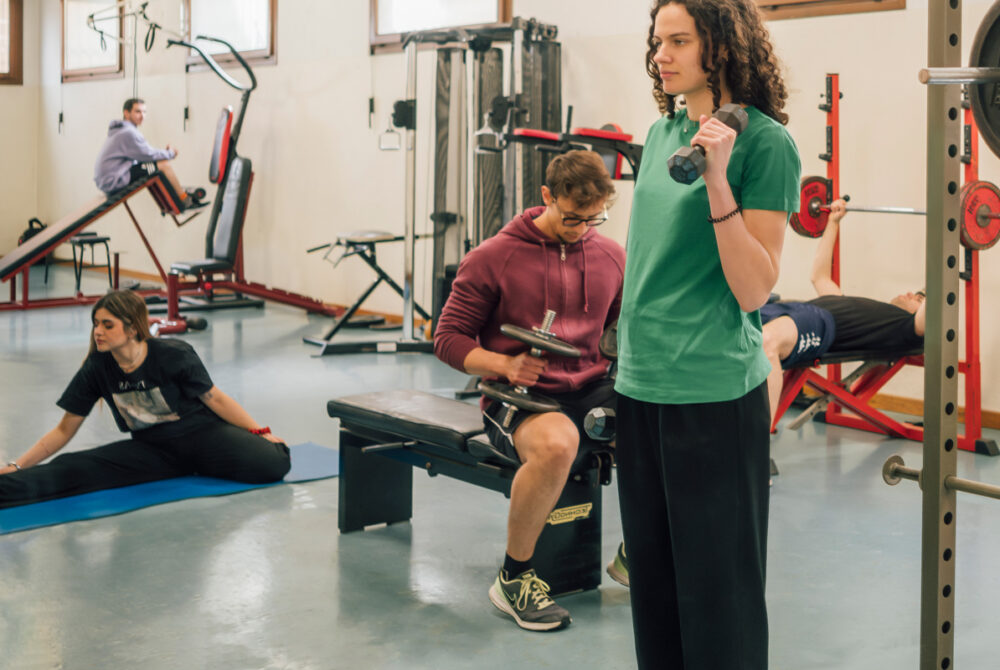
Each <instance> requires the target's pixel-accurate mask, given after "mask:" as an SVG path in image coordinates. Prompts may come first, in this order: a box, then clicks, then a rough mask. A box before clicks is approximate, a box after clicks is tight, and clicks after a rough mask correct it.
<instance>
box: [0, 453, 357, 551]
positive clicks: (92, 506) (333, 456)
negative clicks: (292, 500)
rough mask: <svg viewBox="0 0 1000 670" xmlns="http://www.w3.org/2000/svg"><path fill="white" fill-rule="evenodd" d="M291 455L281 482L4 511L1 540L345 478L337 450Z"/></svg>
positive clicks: (218, 483)
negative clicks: (192, 501)
mask: <svg viewBox="0 0 1000 670" xmlns="http://www.w3.org/2000/svg"><path fill="white" fill-rule="evenodd" d="M289 450H290V451H291V456H292V469H291V470H289V471H288V474H287V475H285V478H284V479H282V480H281V481H280V482H273V483H271V484H241V483H240V482H232V481H228V480H226V479H216V478H214V477H177V478H174V479H164V480H161V481H158V482H148V483H146V484H136V485H135V486H123V487H121V488H117V489H108V490H105V491H94V492H92V493H84V494H82V495H78V496H70V497H68V498H59V499H58V500H47V501H45V502H40V503H33V504H31V505H22V506H20V507H11V508H8V509H0V535H4V534H6V533H16V532H18V531H22V530H31V529H33V528H42V527H44V526H54V525H56V524H60V523H67V522H70V521H81V520H84V519H99V518H101V517H103V516H113V515H115V514H124V513H125V512H131V511H132V510H137V509H142V508H143V507H152V506H153V505H161V504H163V503H168V502H173V501H175V500H184V499H186V498H204V497H207V496H224V495H229V494H230V493H240V492H242V491H249V490H251V489H259V488H265V487H268V486H278V485H280V484H295V483H298V482H309V481H313V480H316V479H326V478H328V477H336V476H337V475H338V474H340V457H339V455H338V454H337V451H336V450H335V449H330V448H329V447H321V446H320V445H318V444H313V443H312V442H306V443H305V444H297V445H295V446H293V447H289Z"/></svg>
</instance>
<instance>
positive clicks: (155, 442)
mask: <svg viewBox="0 0 1000 670" xmlns="http://www.w3.org/2000/svg"><path fill="white" fill-rule="evenodd" d="M91 319H92V321H93V331H92V335H91V338H90V353H89V354H88V355H87V358H86V359H85V360H84V362H83V365H82V366H81V367H80V369H79V370H78V371H77V373H76V375H75V376H74V377H73V380H72V381H71V382H70V384H69V386H68V387H67V388H66V390H65V391H64V392H63V394H62V397H61V398H59V401H58V402H57V403H56V404H57V405H58V406H59V407H61V408H62V409H63V410H64V411H65V414H64V415H63V417H62V419H61V420H60V421H59V425H57V426H56V427H55V428H53V429H52V430H50V431H49V432H48V433H46V434H45V435H44V436H42V438H41V439H40V440H38V442H36V443H35V444H34V446H32V447H31V448H30V449H28V451H27V452H25V454H24V455H23V456H21V457H20V458H18V459H16V460H12V461H8V462H7V464H6V466H4V467H2V468H0V508H4V507H15V506H18V505H24V504H27V503H33V502H41V501H43V500H51V499H54V498H63V497H66V496H71V495H77V494H80V493H88V492H90V491H98V490H101V489H112V488H118V487H121V486H129V485H131V484H141V483H143V482H151V481H155V480H159V479H168V478H171V477H180V476H184V475H193V474H200V475H205V476H208V477H219V478H221V479H231V480H234V481H238V482H246V483H252V484H262V483H267V482H274V481H278V480H279V479H281V478H282V477H284V476H285V474H286V473H287V472H288V470H289V468H290V467H291V460H290V459H289V453H288V447H287V446H285V443H284V442H283V441H282V440H280V439H279V438H277V437H275V436H274V435H272V434H271V431H270V429H269V428H267V427H261V426H260V425H259V424H258V423H257V422H256V421H254V420H253V418H251V416H250V415H249V414H247V412H246V410H244V409H243V408H242V407H241V406H240V405H239V403H237V402H236V401H235V400H233V399H232V398H231V397H229V396H228V395H226V394H225V393H223V392H222V391H220V390H219V389H218V388H216V387H215V385H214V384H213V383H212V379H211V378H210V377H209V375H208V372H207V371H206V370H205V366H204V365H203V364H202V362H201V359H200V358H198V354H196V353H195V351H194V349H193V348H192V347H191V345H190V344H188V343H187V342H184V341H182V340H168V339H157V338H154V337H152V336H151V335H150V332H149V315H148V313H147V311H146V303H145V302H144V301H143V299H142V297H141V296H139V295H137V294H135V293H133V292H131V291H109V292H108V293H107V294H106V295H104V296H103V297H101V299H100V300H98V301H97V302H96V303H95V304H94V307H93V310H92V311H91ZM102 399H103V400H104V401H105V402H106V403H107V405H108V408H109V409H110V410H111V413H112V415H113V416H114V418H115V422H116V423H117V424H118V427H119V428H120V429H121V430H122V431H123V432H128V431H131V433H132V435H131V439H127V440H122V441H119V442H114V443H111V444H107V445H104V446H102V447H97V448H95V449H89V450H86V451H76V452H72V453H68V454H64V455H62V456H59V457H58V458H55V459H53V460H52V462H51V463H47V464H43V465H38V464H39V463H41V462H42V461H44V460H45V459H46V458H48V457H49V456H52V455H53V454H55V453H56V452H57V451H59V450H60V449H62V448H63V447H64V446H65V445H66V444H67V443H68V442H69V441H70V440H71V439H72V438H73V436H74V435H76V432H77V431H78V430H79V428H80V425H81V424H83V421H84V419H85V418H86V416H87V415H88V414H89V413H90V410H91V409H92V408H93V406H94V403H96V402H97V401H98V400H102Z"/></svg>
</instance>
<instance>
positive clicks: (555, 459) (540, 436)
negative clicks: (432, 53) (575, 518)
mask: <svg viewBox="0 0 1000 670" xmlns="http://www.w3.org/2000/svg"><path fill="white" fill-rule="evenodd" d="M579 444H580V435H579V433H578V432H577V429H576V426H575V425H574V424H573V422H572V421H571V420H570V419H569V417H567V416H566V415H565V414H561V413H559V412H547V413H545V414H536V415H535V416H532V417H530V418H528V419H526V420H525V421H524V422H523V423H522V424H521V425H520V426H518V428H517V430H516V431H514V445H515V446H516V448H517V453H518V455H519V456H520V458H521V461H522V462H523V465H521V467H520V468H518V470H517V474H516V475H515V476H514V481H513V483H512V484H511V488H510V512H509V513H508V516H507V553H508V554H509V555H510V557H511V558H513V559H514V560H517V561H527V560H528V559H530V558H531V556H532V555H533V554H534V553H535V543H536V542H538V536H539V535H541V534H542V529H543V528H544V527H545V519H546V518H547V517H548V515H549V512H551V511H552V510H553V508H554V507H555V506H556V503H557V502H558V501H559V496H560V495H561V494H562V490H563V486H565V484H566V480H567V478H568V477H569V469H570V467H571V466H572V465H573V459H575V458H576V451H577V447H578V446H579Z"/></svg>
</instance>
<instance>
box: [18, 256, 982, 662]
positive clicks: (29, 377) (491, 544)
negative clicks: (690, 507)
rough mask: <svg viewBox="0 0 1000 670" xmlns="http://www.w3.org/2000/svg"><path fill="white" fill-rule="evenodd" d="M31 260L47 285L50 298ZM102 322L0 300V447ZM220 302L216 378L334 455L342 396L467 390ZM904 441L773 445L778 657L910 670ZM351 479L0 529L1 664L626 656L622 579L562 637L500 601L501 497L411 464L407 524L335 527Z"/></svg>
mask: <svg viewBox="0 0 1000 670" xmlns="http://www.w3.org/2000/svg"><path fill="white" fill-rule="evenodd" d="M35 272H36V274H34V275H33V284H32V293H33V296H35V297H44V296H45V294H46V293H45V291H46V289H45V287H44V286H43V285H42V282H41V270H40V269H36V270H35ZM52 274H53V276H52V278H51V280H50V285H49V289H48V290H50V291H51V295H56V296H63V295H68V294H69V293H71V291H72V285H73V276H72V270H71V269H70V268H68V267H54V268H52ZM36 285H37V286H36ZM2 290H4V291H5V292H6V291H7V285H3V287H2ZM84 290H85V291H87V292H91V293H93V292H100V291H101V290H103V283H102V277H101V275H100V274H97V273H87V276H86V277H85V285H84ZM89 314H90V308H89V307H69V308H58V309H42V310H31V311H27V312H0V342H2V346H0V378H2V380H3V389H4V390H3V395H2V403H3V405H2V406H3V410H2V411H0V435H2V436H3V437H2V441H0V460H4V461H6V460H7V459H9V458H11V457H16V456H18V455H20V454H21V453H22V452H23V450H24V449H26V448H27V447H28V446H30V445H31V444H32V443H33V442H34V441H35V440H36V439H37V438H38V437H39V436H41V435H42V434H43V433H44V432H45V431H46V430H48V429H49V428H50V427H52V426H53V425H54V424H55V423H56V421H57V420H58V418H59V416H60V415H61V411H60V410H59V409H58V408H56V406H55V401H56V399H57V398H58V397H59V395H60V393H61V392H62V389H63V388H64V387H65V385H66V383H67V382H68V381H69V379H70V377H71V375H72V374H73V372H74V371H75V369H76V367H77V366H78V365H79V363H80V362H81V360H82V359H83V357H84V354H85V352H86V349H87V337H88V330H89ZM205 316H207V318H208V319H209V322H210V325H209V329H208V330H206V331H204V332H200V333H192V334H190V335H186V336H184V337H185V338H186V339H187V340H188V341H189V342H191V343H192V344H193V345H194V346H195V348H196V349H197V350H198V352H199V353H200V354H201V356H202V358H203V359H204V360H205V362H206V364H207V366H208V369H209V372H210V373H211V374H212V376H213V378H214V380H215V382H216V384H217V385H218V386H219V387H220V388H221V389H223V390H224V391H226V392H227V393H229V394H231V395H233V396H234V397H235V398H237V399H238V400H239V401H240V402H241V403H242V404H243V405H244V406H245V407H246V408H247V409H248V410H249V411H250V413H251V414H252V415H253V416H254V417H256V418H257V419H258V420H259V421H260V422H261V423H266V424H269V425H270V426H271V427H272V428H273V430H274V432H275V433H276V434H278V435H280V436H281V437H284V438H285V439H286V440H287V441H288V442H289V443H290V444H296V443H300V442H307V441H311V442H316V443H318V444H322V445H326V446H329V447H336V446H337V430H336V428H337V427H336V425H335V423H334V421H332V420H331V419H329V418H328V417H327V415H326V401H327V400H328V399H330V398H334V397H337V396H340V395H348V394H354V393H361V392H365V391H376V390H381V389H391V388H416V389H422V390H429V391H432V392H436V393H441V394H444V395H449V394H451V393H452V392H453V391H454V390H455V389H457V388H460V387H462V386H464V384H465V382H466V377H465V376H464V375H462V374H459V373H458V372H455V371H454V370H451V369H450V368H448V367H447V366H445V365H444V364H443V363H440V362H438V361H437V360H435V359H434V357H433V356H431V355H429V354H407V355H391V354H366V355H350V356H328V357H325V358H312V354H314V353H315V351H316V349H315V348H314V347H310V346H308V345H305V344H303V343H302V337H303V336H307V335H308V336H315V335H318V334H322V333H323V332H324V331H325V330H326V329H327V328H328V327H329V323H330V320H329V319H326V318H320V317H310V316H307V315H305V314H304V313H302V312H301V311H299V310H295V309H292V308H288V307H284V306H280V305H274V304H268V305H267V306H266V307H265V308H264V309H262V310H257V309H250V310H231V311H220V312H214V313H208V314H206V315H205ZM381 336H383V337H393V336H394V335H390V334H385V333H383V334H382V335H381ZM343 337H345V338H353V337H357V338H362V337H363V338H367V337H370V335H369V334H368V333H366V332H363V333H359V332H357V331H354V332H348V333H346V334H344V336H343ZM118 435H119V433H117V430H116V429H115V427H114V424H113V421H112V420H111V418H110V415H109V414H108V413H107V411H106V410H104V411H103V412H102V411H97V410H95V412H94V413H93V414H92V416H91V417H90V418H89V419H88V420H87V422H86V423H85V424H84V426H83V428H82V429H81V431H80V433H79V434H78V436H77V437H76V439H75V440H74V442H73V443H71V444H70V446H69V447H67V449H81V448H87V447H91V446H96V445H97V444H100V443H104V442H107V441H111V440H113V439H119V438H118ZM895 453H899V454H901V455H902V456H903V457H904V458H905V459H906V462H907V465H911V466H915V467H919V465H920V461H921V454H920V445H919V444H916V443H911V442H904V441H901V440H890V439H884V438H882V437H880V436H877V435H874V434H869V433H864V432H859V431H854V430H850V429H846V428H839V427H828V426H825V425H823V424H818V423H808V424H807V425H806V426H805V427H803V428H802V429H800V430H798V431H788V430H785V429H781V430H779V433H778V434H777V435H776V436H775V438H774V441H773V451H772V454H773V456H774V458H775V460H776V461H777V463H778V466H779V468H780V470H781V474H780V476H778V477H775V478H774V488H773V489H772V496H771V520H770V537H769V547H768V548H769V559H768V605H769V613H770V626H771V641H770V645H771V668H773V669H775V670H779V669H780V670H809V669H814V668H815V669H818V668H831V669H834V668H836V669H847V668H849V669H850V670H897V669H898V670H904V669H905V670H913V669H914V668H916V667H917V666H918V649H919V607H920V606H919V584H920V493H919V490H918V488H917V486H916V485H915V484H913V483H912V482H903V483H901V484H900V485H899V486H897V487H889V486H887V485H885V484H884V483H883V482H882V479H881V474H880V472H881V466H882V463H883V462H884V461H885V459H886V458H887V457H888V456H890V455H891V454H895ZM959 474H960V475H961V476H964V477H969V478H972V479H978V480H983V481H987V482H992V483H1000V459H989V458H987V457H985V456H975V455H972V454H969V453H966V452H961V453H960V455H959ZM337 485H338V482H337V479H328V480H324V481H317V482H313V483H307V484H296V485H290V486H278V487H274V488H268V489H262V490H257V491H250V492H247V493H242V494H238V495H231V496H225V497H221V498H205V499H195V500H185V501H181V502H175V503H170V504H167V505H161V506H158V507H152V508H148V509H143V510H139V511H135V512H131V513H128V514H124V515H121V516H116V517H110V518H104V519H98V520H93V521H83V522H77V523H71V524H66V525H62V526H56V527H51V528H44V529H40V530H33V531H27V532H21V533H15V534H12V535H4V536H0V668H2V669H3V670H29V669H30V670H36V669H49V668H61V669H65V670H119V669H121V670H132V669H134V668H143V669H144V670H159V669H164V670H166V669H170V670H178V669H184V670H194V669H201V668H204V669H211V670H257V669H265V668H266V669H272V668H273V669H278V668H281V669H288V670H312V669H317V670H319V669H323V670H326V669H340V668H345V669H347V668H364V669H366V670H367V669H379V668H435V669H445V668H560V669H562V668H573V669H574V670H582V669H584V668H600V669H602V670H612V669H614V668H630V667H634V656H633V650H632V625H631V618H630V611H629V593H628V590H627V589H625V588H623V587H621V586H619V585H618V584H616V583H614V582H612V581H611V580H610V578H608V577H606V576H605V579H604V582H603V583H602V585H601V587H600V588H599V589H598V590H595V591H591V592H588V593H580V594H576V595H572V596H568V597H565V598H562V599H561V601H560V602H561V604H563V605H564V606H565V607H567V608H568V609H569V610H570V612H571V613H572V615H573V625H572V626H571V627H570V628H569V629H567V630H565V631H561V632H556V633H548V634H539V633H529V632H525V631H522V630H520V629H519V628H517V627H516V626H515V625H514V624H513V623H512V622H511V621H509V620H507V619H506V618H504V617H503V616H501V615H500V614H499V613H498V612H497V611H496V610H495V609H494V607H493V606H492V605H491V604H490V602H489V600H488V598H487V595H486V592H487V589H488V588H489V586H490V584H491V582H492V580H493V577H494V574H495V572H496V569H497V567H498V566H499V563H500V560H501V558H502V556H503V549H504V536H505V514H506V501H505V500H504V499H503V497H501V496H500V495H498V494H496V493H493V492H489V491H484V490H482V489H479V488H475V487H472V486H470V485H468V484H464V483H461V482H456V481H454V480H449V479H446V478H444V477H438V478H434V479H431V478H429V477H426V476H422V475H420V474H419V473H415V479H414V516H413V521H412V523H409V524H399V525H396V526H392V527H385V528H374V529H370V530H368V531H365V532H362V533H353V534H349V535H340V534H339V533H338V531H337ZM604 500H605V510H604V554H605V557H606V558H607V559H610V558H611V557H612V555H613V553H614V550H615V547H616V546H617V543H618V541H619V532H620V531H619V518H618V507H617V493H616V491H615V490H614V486H612V487H610V488H609V489H607V490H606V492H605V498H604ZM998 531H1000V503H998V502H996V501H991V500H988V499H984V498H978V497H973V496H963V497H961V499H960V503H959V514H958V536H959V542H958V547H957V552H956V558H957V568H958V578H957V584H956V589H955V597H956V598H957V603H956V605H957V614H956V617H955V640H956V651H955V655H954V661H955V664H957V665H955V666H954V667H958V668H976V669H985V668H995V667H997V643H996V641H995V638H994V637H993V634H994V633H991V632H990V631H991V630H992V625H993V623H994V622H993V615H994V612H995V608H994V603H995V602H997V600H998V598H1000V576H998V574H997V573H994V572H993V563H992V561H993V560H994V559H993V558H990V557H1000V532H998ZM998 572H1000V571H998Z"/></svg>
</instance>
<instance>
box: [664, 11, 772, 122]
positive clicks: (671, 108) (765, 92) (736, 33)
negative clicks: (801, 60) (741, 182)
mask: <svg viewBox="0 0 1000 670" xmlns="http://www.w3.org/2000/svg"><path fill="white" fill-rule="evenodd" d="M671 3H674V4H678V5H682V6H683V7H684V8H685V9H686V10H687V12H688V14H690V15H691V17H692V18H693V19H694V24H695V27H696V28H697V30H698V37H699V38H700V39H701V45H702V51H701V67H702V69H704V70H705V72H707V73H708V88H709V90H710V91H712V103H713V105H714V109H718V108H719V106H720V104H721V97H722V87H721V85H720V80H721V76H722V74H724V75H725V77H726V88H728V89H729V93H730V94H731V95H732V99H733V102H736V103H741V104H745V105H753V106H754V107H756V108H757V109H759V110H760V111H761V112H763V113H764V114H767V115H768V116H770V117H771V118H772V119H774V120H775V121H778V122H779V123H781V124H782V125H785V124H787V123H788V114H785V113H784V112H783V111H782V109H783V108H784V106H785V100H787V99H788V91H787V89H786V88H785V83H784V82H783V81H782V79H781V72H780V67H779V65H778V58H777V57H776V56H775V55H774V49H773V48H772V47H771V42H770V34H769V33H768V31H767V28H765V27H764V19H763V17H762V16H761V13H760V10H759V9H758V7H757V4H756V2H754V0H656V1H655V2H654V4H653V8H652V9H651V10H650V13H649V17H650V24H649V35H648V37H647V38H646V45H647V46H648V50H647V51H646V72H647V73H648V74H649V76H650V77H651V78H652V79H653V97H654V98H655V99H656V104H657V105H658V106H659V108H660V113H661V114H666V115H667V116H668V117H670V118H673V117H674V113H675V111H676V97H677V96H674V95H670V94H668V93H666V92H665V91H664V90H663V86H662V82H661V80H660V71H659V68H658V67H657V66H656V63H654V62H653V56H654V55H655V54H656V46H655V44H654V36H653V30H654V27H655V25H656V14H657V13H658V12H659V11H660V8H661V7H664V6H665V5H669V4H671ZM720 53H721V54H722V58H721V60H720V57H719V55H720Z"/></svg>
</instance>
